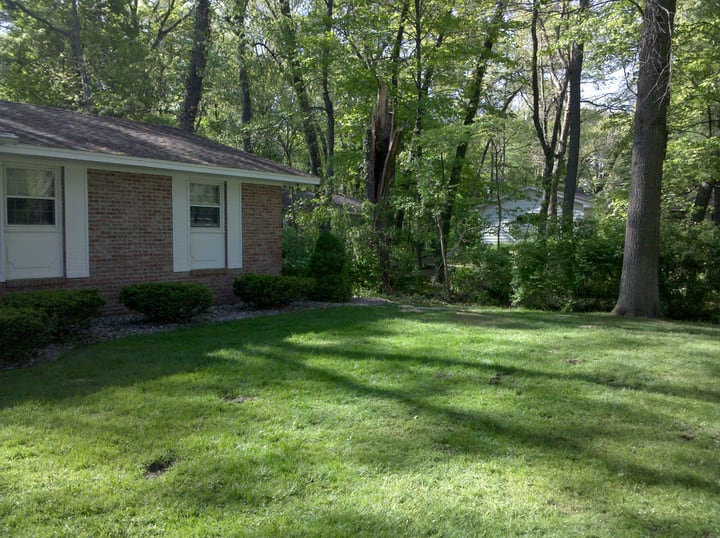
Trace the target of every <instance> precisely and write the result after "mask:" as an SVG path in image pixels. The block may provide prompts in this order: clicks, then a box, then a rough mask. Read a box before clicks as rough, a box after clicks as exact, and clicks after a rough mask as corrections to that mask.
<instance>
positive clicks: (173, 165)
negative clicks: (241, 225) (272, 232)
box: [0, 144, 320, 185]
mask: <svg viewBox="0 0 720 538" xmlns="http://www.w3.org/2000/svg"><path fill="white" fill-rule="evenodd" d="M0 154H8V155H22V156H27V157H44V158H48V159H66V160H73V161H82V162H87V163H94V164H107V165H114V166H131V167H137V168H145V169H154V170H166V171H172V172H183V173H196V174H207V175H215V176H230V177H237V178H240V179H254V180H263V181H269V182H273V183H285V184H292V185H297V184H302V185H319V184H320V178H317V177H314V176H309V175H299V174H298V175H293V174H280V173H276V172H263V171H261V170H246V169H242V168H229V167H221V166H213V165H208V164H193V163H180V162H175V161H166V160H160V159H148V158H143V157H131V156H128V155H116V154H111V153H96V152H92V151H80V150H73V149H63V148H48V147H43V146H33V145H29V144H13V145H0Z"/></svg>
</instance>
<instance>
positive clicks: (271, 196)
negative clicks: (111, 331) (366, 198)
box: [0, 169, 282, 314]
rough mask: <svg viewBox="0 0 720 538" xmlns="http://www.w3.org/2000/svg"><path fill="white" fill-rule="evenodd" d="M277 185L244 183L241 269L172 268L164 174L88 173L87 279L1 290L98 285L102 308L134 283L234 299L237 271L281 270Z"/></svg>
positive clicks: (116, 307)
mask: <svg viewBox="0 0 720 538" xmlns="http://www.w3.org/2000/svg"><path fill="white" fill-rule="evenodd" d="M280 191H281V189H280V187H279V186H272V185H270V186H266V185H252V184H243V188H242V225H243V269H242V270H240V269H232V270H224V269H219V270H218V269H212V270H203V271H191V272H185V273H174V272H173V270H172V269H173V250H172V179H171V178H170V177H169V176H160V175H149V174H133V173H128V172H114V171H105V170H92V169H91V170H88V208H89V216H88V217H89V218H88V225H89V230H88V232H89V241H90V277H89V278H74V279H63V278H59V279H43V280H33V281H10V282H5V283H0V295H2V294H3V293H9V292H16V291H30V290H37V289H52V288H61V287H65V288H98V289H99V290H100V292H101V293H102V294H103V296H104V297H105V298H106V300H107V301H108V304H107V306H106V308H105V312H106V313H108V314H110V313H118V312H122V311H123V310H124V309H123V307H122V306H121V305H120V304H119V303H118V302H117V295H118V292H119V290H120V288H121V287H122V286H125V285H127V284H133V283H138V282H156V281H182V282H197V283H201V284H204V285H206V286H208V287H209V288H210V289H211V290H212V291H213V294H214V295H215V300H216V302H218V303H233V302H235V301H236V298H235V296H234V295H233V292H232V282H233V280H234V278H235V277H236V276H237V275H239V274H241V273H243V272H252V273H263V274H280V272H281V268H282V229H281V223H282V220H281V211H282V209H281V203H280Z"/></svg>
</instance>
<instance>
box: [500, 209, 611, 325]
mask: <svg viewBox="0 0 720 538" xmlns="http://www.w3.org/2000/svg"><path fill="white" fill-rule="evenodd" d="M622 230H623V229H622V226H621V225H620V224H619V223H617V222H615V221H608V222H604V223H602V224H601V223H598V222H596V221H592V220H584V221H581V222H578V223H575V226H574V228H573V231H572V233H571V234H569V235H568V236H564V237H562V236H556V235H551V236H549V237H542V236H538V237H536V238H534V239H531V240H528V241H523V242H521V243H519V244H518V245H517V247H516V249H515V268H514V273H513V282H512V285H513V304H515V305H516V306H523V307H528V308H537V309H541V310H557V309H565V310H576V311H592V310H609V309H610V308H612V305H613V304H614V302H615V300H616V299H617V294H618V290H619V286H620V272H621V270H622V255H623V252H622V244H623V243H622V241H623V235H622Z"/></svg>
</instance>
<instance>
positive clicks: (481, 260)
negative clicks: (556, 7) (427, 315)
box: [450, 245, 513, 306]
mask: <svg viewBox="0 0 720 538" xmlns="http://www.w3.org/2000/svg"><path fill="white" fill-rule="evenodd" d="M512 266H513V258H512V253H511V252H510V251H509V250H508V249H507V248H504V247H501V248H496V247H494V246H489V245H483V246H482V247H480V248H478V249H477V250H476V252H474V254H473V256H472V262H471V263H470V264H466V265H464V266H461V267H458V268H456V269H455V270H454V271H453V273H452V276H451V278H450V284H451V288H452V293H453V299H455V300H458V301H462V302H469V303H477V304H483V305H492V306H509V305H510V299H511V295H512Z"/></svg>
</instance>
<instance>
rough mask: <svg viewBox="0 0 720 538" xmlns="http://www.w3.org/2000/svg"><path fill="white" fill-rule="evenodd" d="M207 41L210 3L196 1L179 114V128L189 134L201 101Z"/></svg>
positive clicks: (193, 127)
mask: <svg viewBox="0 0 720 538" xmlns="http://www.w3.org/2000/svg"><path fill="white" fill-rule="evenodd" d="M209 39H210V1H209V0H197V4H196V5H195V37H194V42H193V50H192V55H191V57H190V69H189V71H188V76H187V80H186V81H185V99H184V101H183V108H182V112H181V113H180V127H181V128H182V129H184V130H186V131H189V132H191V133H194V132H195V123H196V121H197V116H198V109H199V107H200V101H201V99H202V93H203V80H204V78H205V68H206V67H207V57H208V41H209Z"/></svg>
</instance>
